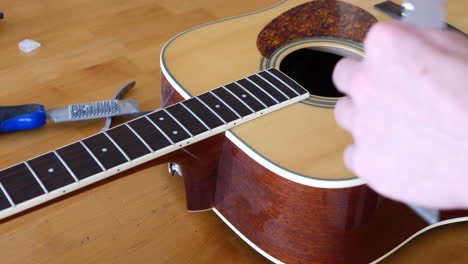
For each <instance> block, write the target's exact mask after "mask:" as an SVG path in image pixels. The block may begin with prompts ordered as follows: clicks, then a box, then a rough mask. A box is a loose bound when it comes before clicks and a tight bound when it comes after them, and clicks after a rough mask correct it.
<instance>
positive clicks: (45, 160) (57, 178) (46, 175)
mask: <svg viewBox="0 0 468 264" xmlns="http://www.w3.org/2000/svg"><path fill="white" fill-rule="evenodd" d="M26 164H29V168H30V169H31V170H32V172H33V173H34V174H35V175H36V176H37V177H38V181H40V182H42V184H41V185H42V186H44V187H45V189H46V190H47V191H49V192H51V191H53V190H56V189H58V188H61V187H63V186H66V185H68V184H71V183H73V182H75V180H74V179H73V177H72V176H71V174H70V173H69V172H68V171H67V169H66V168H65V167H64V166H63V165H62V163H61V162H60V160H59V159H58V158H57V157H56V156H55V154H54V153H53V152H50V153H47V154H44V155H42V156H39V157H37V158H34V159H32V160H29V161H27V162H26Z"/></svg>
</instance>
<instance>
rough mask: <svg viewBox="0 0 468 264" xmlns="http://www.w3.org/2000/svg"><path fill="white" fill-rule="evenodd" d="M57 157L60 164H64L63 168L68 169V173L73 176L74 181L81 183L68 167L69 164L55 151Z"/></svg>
mask: <svg viewBox="0 0 468 264" xmlns="http://www.w3.org/2000/svg"><path fill="white" fill-rule="evenodd" d="M53 152H54V154H55V156H56V157H57V159H59V160H60V162H61V163H62V165H63V167H65V169H67V171H68V173H70V175H71V176H72V178H73V180H75V181H76V182H77V181H79V180H78V178H77V177H76V175H75V174H74V173H73V171H72V170H71V169H70V167H68V165H67V163H65V161H64V160H63V159H62V157H60V155H59V154H58V153H57V151H55V150H54V151H53Z"/></svg>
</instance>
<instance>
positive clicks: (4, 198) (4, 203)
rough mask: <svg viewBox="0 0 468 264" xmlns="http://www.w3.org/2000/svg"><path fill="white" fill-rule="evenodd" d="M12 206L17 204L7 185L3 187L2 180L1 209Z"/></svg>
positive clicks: (0, 187) (0, 192)
mask: <svg viewBox="0 0 468 264" xmlns="http://www.w3.org/2000/svg"><path fill="white" fill-rule="evenodd" d="M12 206H15V203H14V202H13V200H11V197H10V195H8V193H7V191H6V190H5V187H3V184H2V183H1V182H0V211H1V210H3V209H7V208H9V207H12Z"/></svg>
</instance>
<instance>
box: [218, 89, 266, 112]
mask: <svg viewBox="0 0 468 264" xmlns="http://www.w3.org/2000/svg"><path fill="white" fill-rule="evenodd" d="M224 87H226V90H228V91H230V92H232V93H233V94H235V95H236V96H237V98H239V99H241V100H242V101H243V102H244V103H246V104H247V105H248V106H249V107H250V108H252V109H253V110H254V111H255V112H259V111H261V110H263V109H265V108H267V106H266V105H265V104H264V103H262V102H261V101H260V100H258V99H257V98H256V97H255V96H254V95H252V94H251V93H250V92H249V91H246V90H245V89H243V88H242V87H240V86H239V85H238V84H236V83H230V84H228V85H226V86H224Z"/></svg>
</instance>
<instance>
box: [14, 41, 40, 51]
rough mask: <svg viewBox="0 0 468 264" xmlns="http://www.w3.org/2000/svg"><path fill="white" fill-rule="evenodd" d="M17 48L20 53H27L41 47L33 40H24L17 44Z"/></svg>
mask: <svg viewBox="0 0 468 264" xmlns="http://www.w3.org/2000/svg"><path fill="white" fill-rule="evenodd" d="M18 46H19V49H20V50H21V51H23V52H26V53H29V52H31V51H33V50H35V49H37V48H39V47H40V46H41V43H39V42H37V41H34V40H30V39H25V40H23V41H21V42H20V43H19V44H18Z"/></svg>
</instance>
